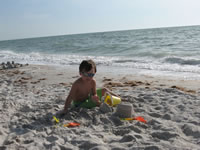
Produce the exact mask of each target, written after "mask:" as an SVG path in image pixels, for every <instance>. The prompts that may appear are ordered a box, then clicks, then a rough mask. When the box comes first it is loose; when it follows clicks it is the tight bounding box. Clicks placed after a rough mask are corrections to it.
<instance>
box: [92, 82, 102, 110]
mask: <svg viewBox="0 0 200 150" xmlns="http://www.w3.org/2000/svg"><path fill="white" fill-rule="evenodd" d="M92 87H93V88H92V100H94V101H95V102H96V104H97V106H100V105H101V102H100V100H99V97H98V95H97V91H96V81H95V80H94V82H93V86H92Z"/></svg>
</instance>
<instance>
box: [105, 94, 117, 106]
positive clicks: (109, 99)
mask: <svg viewBox="0 0 200 150" xmlns="http://www.w3.org/2000/svg"><path fill="white" fill-rule="evenodd" d="M104 102H105V103H106V104H108V105H110V106H116V105H117V104H120V103H121V98H119V97H117V96H113V95H111V94H108V93H106V95H105V99H104Z"/></svg>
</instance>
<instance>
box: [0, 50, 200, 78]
mask: <svg viewBox="0 0 200 150" xmlns="http://www.w3.org/2000/svg"><path fill="white" fill-rule="evenodd" d="M84 59H93V60H94V61H95V62H96V64H97V65H98V66H110V67H119V68H123V69H124V70H127V71H126V72H129V69H137V70H143V71H146V72H148V73H149V72H151V73H153V72H160V74H166V72H168V73H171V74H180V73H181V74H183V73H184V74H186V73H188V74H191V73H192V74H196V75H198V74H200V66H199V65H182V64H179V63H174V64H172V63H169V62H166V61H163V59H162V60H159V59H154V60H153V59H152V58H149V57H144V58H133V57H132V58H127V57H116V56H112V57H111V56H83V55H67V54H44V53H38V52H32V53H15V52H12V51H0V61H1V62H7V61H15V62H18V63H28V64H42V65H43V64H45V65H57V66H69V65H70V66H71V65H79V64H80V62H81V61H82V60H84Z"/></svg>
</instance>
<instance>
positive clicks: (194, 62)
mask: <svg viewBox="0 0 200 150" xmlns="http://www.w3.org/2000/svg"><path fill="white" fill-rule="evenodd" d="M165 61H166V62H168V63H171V64H180V65H200V59H194V58H179V57H169V58H166V59H165Z"/></svg>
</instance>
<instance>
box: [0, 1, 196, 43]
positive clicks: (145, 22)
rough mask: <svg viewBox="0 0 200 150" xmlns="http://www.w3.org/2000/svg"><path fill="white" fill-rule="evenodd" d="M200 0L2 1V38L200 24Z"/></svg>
mask: <svg viewBox="0 0 200 150" xmlns="http://www.w3.org/2000/svg"><path fill="white" fill-rule="evenodd" d="M199 14H200V0H0V41H1V40H10V39H21V38H30V37H43V36H54V35H66V34H77V33H91V32H105V31H118V30H130V29H145V28H157V27H173V26H190V25H200V19H199Z"/></svg>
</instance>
